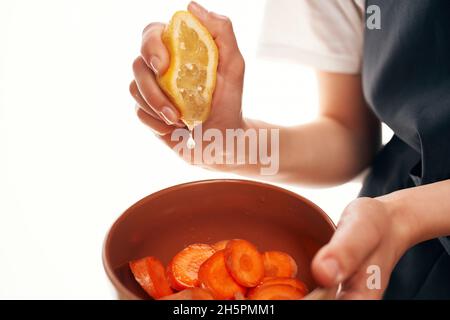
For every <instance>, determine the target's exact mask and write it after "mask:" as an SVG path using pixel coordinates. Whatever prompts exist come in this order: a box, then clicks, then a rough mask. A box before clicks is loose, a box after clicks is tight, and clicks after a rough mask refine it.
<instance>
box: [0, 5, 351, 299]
mask: <svg viewBox="0 0 450 320" xmlns="http://www.w3.org/2000/svg"><path fill="white" fill-rule="evenodd" d="M186 4H187V1H176V0H172V1H164V0H146V1H137V0H133V1H111V0H96V1H88V0H79V1H69V0H65V1H62V0H54V1H50V0H41V1H32V0H28V1H25V0H14V1H12V0H11V1H5V0H0V298H7V299H14V298H27V299H28V298H43V299H48V298H59V299H69V298H76V299H77V298H86V299H91V298H92V299H93V298H100V299H109V298H114V296H113V294H112V290H111V288H110V285H109V283H108V281H107V279H106V276H105V275H104V271H103V267H102V263H101V248H102V242H103V239H104V236H105V234H106V232H107V230H108V228H109V227H110V225H111V224H112V223H113V221H114V220H115V219H116V218H117V217H118V216H119V215H120V214H121V212H123V211H124V210H125V209H126V208H127V207H129V206H130V205H131V204H133V203H134V202H135V201H137V200H139V199H140V198H142V197H144V196H146V195H148V194H150V193H152V192H154V191H157V190H159V189H162V188H164V187H168V186H171V185H174V184H178V183H181V182H186V181H191V180H200V179H209V178H222V177H230V176H229V175H226V174H223V173H214V172H207V171H204V170H202V169H199V168H193V167H190V166H188V165H187V164H185V163H184V162H183V161H182V160H180V159H178V158H177V157H175V156H174V155H173V154H172V151H170V150H168V149H166V148H165V147H164V146H163V145H162V144H161V143H160V142H159V141H158V140H157V139H155V138H154V136H153V134H152V133H151V132H150V130H149V129H147V128H146V127H144V126H143V125H141V124H140V123H139V122H138V120H137V118H136V117H135V113H134V103H133V101H132V99H131V97H130V96H129V94H128V85H129V82H130V80H131V77H132V73H131V63H132V61H133V59H134V57H135V56H136V55H137V54H138V52H139V45H140V36H141V31H142V29H143V27H144V26H145V25H146V24H148V23H149V22H151V21H168V20H169V18H170V16H171V14H172V13H173V12H174V11H175V10H178V9H184V8H185V7H186ZM202 4H204V5H205V6H207V7H208V9H211V10H214V11H216V12H219V13H222V14H225V15H228V16H230V17H231V18H232V20H233V21H234V27H235V31H236V33H237V37H238V40H239V44H240V47H241V50H242V52H243V54H244V56H245V58H246V61H247V73H246V85H245V96H244V112H245V114H246V115H248V116H250V117H253V118H259V119H262V120H267V121H270V122H272V123H278V124H282V125H289V124H296V123H301V122H307V121H309V120H311V119H313V118H314V117H315V115H316V112H317V91H316V84H315V79H314V73H313V71H312V70H309V69H307V68H305V67H301V66H297V65H290V64H287V63H285V62H277V61H268V60H262V59H260V58H258V57H257V54H256V52H257V51H256V48H257V42H258V37H259V35H260V34H259V30H260V28H261V22H262V16H263V10H264V1H261V0H251V1H248V0H246V1H219V0H215V1H206V0H205V1H203V2H202ZM280 23H281V21H280ZM284 187H287V188H289V189H292V190H294V191H296V192H298V193H300V194H302V195H304V196H306V197H308V198H310V199H312V200H313V201H314V202H316V203H317V204H319V205H320V206H321V207H322V208H323V209H324V210H325V211H326V212H328V214H329V215H330V216H331V217H332V218H333V219H334V220H335V221H337V219H338V217H339V214H340V212H341V211H342V209H343V208H344V207H345V205H346V204H347V203H348V202H349V201H350V200H351V199H353V198H354V197H355V196H356V195H357V192H358V189H359V187H360V183H359V182H352V183H348V184H346V185H344V186H341V187H338V188H332V189H320V190H319V189H316V190H311V189H304V188H293V187H289V186H284Z"/></svg>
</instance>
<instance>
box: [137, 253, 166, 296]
mask: <svg viewBox="0 0 450 320" xmlns="http://www.w3.org/2000/svg"><path fill="white" fill-rule="evenodd" d="M129 265H130V269H131V272H132V273H133V275H134V278H135V279H136V281H137V282H138V283H139V284H140V285H141V287H142V288H143V289H144V290H145V291H146V292H147V293H148V295H149V296H151V297H152V298H154V299H159V298H162V297H164V296H167V295H171V294H172V293H173V291H172V289H171V288H170V285H169V282H168V281H167V278H166V272H165V269H164V266H163V264H162V263H161V261H159V260H158V259H156V258H155V257H146V258H142V259H139V260H135V261H131V262H130V263H129Z"/></svg>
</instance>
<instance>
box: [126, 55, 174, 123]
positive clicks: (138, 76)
mask: <svg viewBox="0 0 450 320" xmlns="http://www.w3.org/2000/svg"><path fill="white" fill-rule="evenodd" d="M133 72H134V77H135V81H136V85H137V87H138V89H139V92H140V93H141V95H142V97H143V99H144V100H145V102H146V103H147V104H148V105H149V106H150V107H151V108H152V109H153V111H155V113H156V114H157V115H159V116H160V117H161V119H163V120H164V122H166V123H167V124H169V125H172V124H175V123H177V122H178V121H179V120H180V113H179V112H178V110H177V109H176V108H175V107H174V106H173V105H172V103H171V102H170V101H169V99H168V98H167V97H166V95H165V94H164V93H163V92H162V91H161V89H160V88H159V86H158V83H157V82H156V80H155V76H154V75H153V74H152V73H151V72H150V69H149V68H148V66H147V65H146V64H145V62H144V60H143V59H142V57H138V58H136V60H135V61H134V63H133Z"/></svg>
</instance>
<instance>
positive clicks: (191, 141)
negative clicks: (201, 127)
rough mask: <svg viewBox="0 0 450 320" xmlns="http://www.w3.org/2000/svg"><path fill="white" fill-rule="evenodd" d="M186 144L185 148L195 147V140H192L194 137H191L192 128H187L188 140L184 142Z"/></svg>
mask: <svg viewBox="0 0 450 320" xmlns="http://www.w3.org/2000/svg"><path fill="white" fill-rule="evenodd" d="M186 146H187V148H188V149H189V150H192V149H194V148H195V140H194V138H193V137H192V130H189V138H188V141H187V143H186Z"/></svg>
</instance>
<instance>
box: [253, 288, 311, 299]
mask: <svg viewBox="0 0 450 320" xmlns="http://www.w3.org/2000/svg"><path fill="white" fill-rule="evenodd" d="M304 296H305V295H304V294H303V293H302V292H301V291H300V290H298V289H297V288H294V287H293V286H290V285H286V284H272V285H265V286H259V287H257V288H256V289H255V290H254V291H253V292H252V293H251V294H250V295H249V298H250V300H299V299H302V298H303V297H304Z"/></svg>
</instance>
